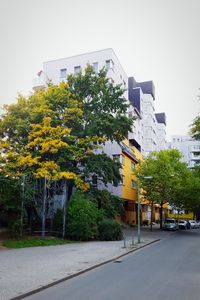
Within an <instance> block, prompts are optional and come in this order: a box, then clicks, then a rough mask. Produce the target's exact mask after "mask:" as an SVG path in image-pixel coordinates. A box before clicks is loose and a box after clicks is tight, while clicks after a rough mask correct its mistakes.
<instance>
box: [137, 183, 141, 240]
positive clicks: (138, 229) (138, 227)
mask: <svg viewBox="0 0 200 300" xmlns="http://www.w3.org/2000/svg"><path fill="white" fill-rule="evenodd" d="M137 207H138V211H137V212H138V226H137V234H138V243H140V235H141V234H140V177H138V206H137Z"/></svg>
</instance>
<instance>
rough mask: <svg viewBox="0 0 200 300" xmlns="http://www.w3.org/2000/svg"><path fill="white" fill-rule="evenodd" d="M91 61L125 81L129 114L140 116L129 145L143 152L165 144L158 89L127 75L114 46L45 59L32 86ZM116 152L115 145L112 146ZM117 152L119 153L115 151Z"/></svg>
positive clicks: (54, 80)
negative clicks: (157, 99) (157, 112)
mask: <svg viewBox="0 0 200 300" xmlns="http://www.w3.org/2000/svg"><path fill="white" fill-rule="evenodd" d="M88 64H90V65H92V66H93V68H94V70H95V71H96V72H98V71H99V70H100V69H102V68H103V67H106V69H107V76H108V77H109V78H112V80H113V81H114V83H116V84H122V85H123V86H124V88H126V91H125V93H124V96H125V98H126V99H127V101H128V102H129V103H130V107H129V110H128V111H127V114H128V115H129V116H134V117H137V120H136V121H135V122H134V125H133V128H132V129H133V132H132V133H129V136H128V139H129V142H130V145H133V146H135V147H136V148H137V149H138V150H139V151H141V153H142V154H143V155H144V156H147V155H148V154H149V153H150V152H151V151H153V150H157V151H159V150H161V149H165V148H166V131H165V128H166V118H165V114H164V113H160V114H155V105H154V103H155V91H154V84H153V82H152V81H147V82H141V83H138V82H136V81H135V79H134V78H133V77H131V78H128V76H127V74H126V73H125V71H124V70H123V68H122V66H121V64H120V62H119V60H118V58H117V56H116V55H115V53H114V51H113V49H111V48H109V49H105V50H100V51H95V52H91V53H85V54H81V55H76V56H71V57H67V58H61V59H56V60H52V61H47V62H44V63H43V70H42V71H40V72H39V73H38V76H37V78H35V79H34V82H33V88H34V89H38V88H43V87H45V86H46V85H47V82H48V81H49V80H51V82H52V83H53V84H58V83H59V82H61V81H65V80H66V77H67V75H69V74H71V73H76V72H79V71H81V70H82V71H83V72H84V69H85V68H86V66H87V65H88ZM117 149H118V148H116V150H117ZM113 151H114V152H115V149H113ZM115 154H116V153H115Z"/></svg>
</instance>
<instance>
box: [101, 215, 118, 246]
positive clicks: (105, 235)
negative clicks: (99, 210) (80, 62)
mask: <svg viewBox="0 0 200 300" xmlns="http://www.w3.org/2000/svg"><path fill="white" fill-rule="evenodd" d="M99 239H100V240H101V241H117V240H121V239H122V227H121V225H120V224H119V223H117V222H116V221H115V220H110V219H104V220H102V221H101V222H100V223H99Z"/></svg>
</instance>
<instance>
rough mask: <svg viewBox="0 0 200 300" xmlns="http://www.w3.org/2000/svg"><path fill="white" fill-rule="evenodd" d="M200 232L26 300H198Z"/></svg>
mask: <svg viewBox="0 0 200 300" xmlns="http://www.w3.org/2000/svg"><path fill="white" fill-rule="evenodd" d="M199 248H200V230H198V229H197V230H188V231H184V230H179V231H178V232H175V233H174V234H172V235H169V237H168V238H166V239H164V240H161V241H160V242H158V243H156V244H152V245H150V246H148V247H145V248H143V249H141V250H139V251H137V252H134V253H132V254H129V255H127V256H124V257H122V258H121V259H120V260H118V261H116V262H111V263H109V264H106V265H104V266H102V267H99V268H97V269H94V270H92V271H90V272H87V273H85V274H83V275H80V276H78V277H75V278H73V279H70V280H67V281H65V282H63V283H61V284H58V285H55V286H53V287H51V288H49V289H46V290H44V291H42V292H40V293H37V294H35V295H33V296H30V297H28V298H26V299H27V300H36V299H42V300H45V299H48V300H51V299H52V300H59V299H70V300H79V299H81V300H86V299H87V300H90V299H91V300H93V299H95V300H108V299H109V300H112V299H115V300H116V299H123V300H131V299H134V300H147V299H152V300H160V299H162V300H171V299H176V300H188V299H190V300H197V299H199V295H200V285H199V282H200V256H199Z"/></svg>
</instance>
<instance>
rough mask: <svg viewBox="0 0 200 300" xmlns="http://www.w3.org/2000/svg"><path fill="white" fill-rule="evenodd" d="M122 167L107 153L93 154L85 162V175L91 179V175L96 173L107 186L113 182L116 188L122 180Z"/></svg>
mask: <svg viewBox="0 0 200 300" xmlns="http://www.w3.org/2000/svg"><path fill="white" fill-rule="evenodd" d="M120 167H121V164H120V163H119V162H117V161H114V160H113V159H111V158H110V157H109V156H107V155H106V154H105V153H102V154H91V155H90V157H88V158H87V160H86V161H85V175H86V176H87V177H89V175H90V174H91V173H92V174H93V173H94V174H95V175H96V176H97V178H98V180H101V181H102V182H103V183H104V184H105V185H107V184H108V183H109V182H112V183H113V185H114V186H117V185H118V183H119V182H120V180H121V175H120V173H119V169H120Z"/></svg>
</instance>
